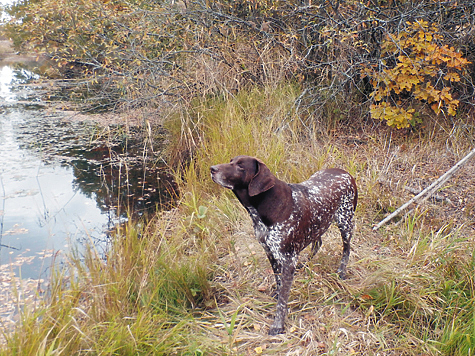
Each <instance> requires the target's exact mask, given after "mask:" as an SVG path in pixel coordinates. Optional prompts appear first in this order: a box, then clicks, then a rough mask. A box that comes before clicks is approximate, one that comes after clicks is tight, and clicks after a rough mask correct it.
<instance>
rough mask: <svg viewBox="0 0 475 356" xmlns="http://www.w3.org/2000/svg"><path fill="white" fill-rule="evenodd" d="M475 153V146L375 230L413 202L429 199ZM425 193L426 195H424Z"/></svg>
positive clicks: (377, 226) (381, 223)
mask: <svg viewBox="0 0 475 356" xmlns="http://www.w3.org/2000/svg"><path fill="white" fill-rule="evenodd" d="M474 155H475V148H474V149H472V150H471V151H470V153H469V154H467V155H466V156H465V157H464V158H462V159H461V160H460V161H458V162H457V164H456V165H454V166H453V167H452V168H450V169H449V170H448V171H447V172H445V173H444V174H443V175H442V176H440V177H439V179H437V180H436V181H435V182H434V183H432V184H431V185H430V186H428V187H427V188H426V189H424V190H423V191H422V192H420V193H419V194H417V195H416V196H415V197H414V198H412V199H411V200H409V201H408V202H406V203H405V204H403V205H401V206H400V207H399V208H398V209H396V211H394V212H393V213H392V214H390V215H388V216H387V217H385V218H384V219H383V220H382V221H381V222H380V223H379V224H377V225H376V226H375V227H373V230H374V231H376V230H378V229H379V228H380V227H381V226H383V225H384V224H386V223H387V222H388V221H389V220H391V219H392V218H394V217H395V216H397V215H398V214H399V213H400V212H401V211H403V210H404V209H406V208H407V207H408V206H409V205H411V204H412V203H414V202H416V201H419V200H420V202H421V203H422V202H423V201H425V200H426V199H428V198H429V197H430V196H431V195H433V194H434V193H435V192H436V191H437V189H439V188H440V186H441V185H442V184H444V183H445V182H446V181H447V180H448V179H449V178H450V177H452V176H453V175H454V174H455V172H457V171H458V170H459V169H460V168H461V167H462V166H463V165H464V164H465V163H467V162H468V160H469V159H470V158H472V157H473V156H474ZM424 195H425V196H424Z"/></svg>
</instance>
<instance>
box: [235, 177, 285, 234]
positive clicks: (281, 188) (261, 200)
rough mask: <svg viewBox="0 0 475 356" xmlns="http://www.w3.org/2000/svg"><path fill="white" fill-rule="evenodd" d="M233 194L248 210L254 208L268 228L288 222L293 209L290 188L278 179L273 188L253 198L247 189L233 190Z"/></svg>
mask: <svg viewBox="0 0 475 356" xmlns="http://www.w3.org/2000/svg"><path fill="white" fill-rule="evenodd" d="M233 192H234V194H235V195H236V197H237V198H238V199H239V201H240V202H241V204H242V205H244V207H245V208H246V209H248V210H249V208H254V209H255V210H256V211H257V213H258V214H259V217H260V218H261V220H262V222H263V223H264V224H265V225H267V226H271V225H274V224H275V223H279V222H282V221H284V220H286V219H287V218H288V217H289V215H290V213H291V211H292V209H293V200H292V190H291V188H290V186H289V185H288V184H287V183H285V182H282V181H281V180H278V179H277V178H276V179H275V185H274V186H273V187H272V188H270V189H269V190H267V191H265V192H263V193H260V194H258V195H255V196H252V197H251V196H250V195H249V193H248V190H247V187H246V188H241V189H239V188H238V189H233Z"/></svg>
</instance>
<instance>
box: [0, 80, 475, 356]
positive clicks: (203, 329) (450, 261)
mask: <svg viewBox="0 0 475 356" xmlns="http://www.w3.org/2000/svg"><path fill="white" fill-rule="evenodd" d="M298 95H299V88H298V87H296V86H294V85H282V86H277V87H272V88H261V89H253V90H250V91H248V92H246V91H241V92H240V93H239V94H237V95H236V96H229V97H226V98H225V97H210V98H205V99H201V100H198V99H197V100H196V101H194V102H193V105H192V107H191V108H190V109H189V110H187V111H183V112H180V113H177V114H176V115H175V116H174V117H173V118H172V119H170V121H168V122H167V123H166V127H167V129H168V131H169V133H170V144H169V147H168V153H167V154H168V157H170V160H171V161H174V162H175V164H176V167H177V168H176V172H175V177H176V180H177V183H178V186H179V196H178V198H177V202H176V204H175V207H174V208H173V209H171V210H170V211H166V212H161V213H158V214H157V215H156V217H155V218H153V219H152V220H150V221H149V222H148V223H147V224H144V223H143V222H141V223H133V222H130V223H129V224H127V225H125V226H121V227H119V228H118V230H117V233H116V234H115V237H114V238H113V241H112V245H111V248H110V250H109V251H108V253H107V256H105V257H104V256H100V255H99V254H98V253H97V252H96V251H95V250H94V248H93V246H90V247H89V248H88V249H86V252H85V254H84V255H82V256H80V255H79V254H78V253H77V252H74V251H72V252H71V255H70V259H69V264H68V265H67V266H66V267H65V268H64V269H59V267H58V268H56V270H55V273H54V274H53V276H52V285H51V288H50V290H49V294H48V296H47V297H45V299H44V303H43V305H41V306H40V307H37V308H36V309H33V308H25V309H23V310H21V312H20V317H21V321H20V322H19V323H18V326H17V328H16V329H15V330H13V332H12V333H11V334H9V335H8V336H7V337H6V343H5V345H4V347H3V349H2V350H1V351H0V353H1V354H2V355H76V354H77V355H82V354H91V355H254V354H260V353H262V354H274V355H286V354H288V355H297V354H298V355H330V354H332V355H371V354H373V355H376V354H379V355H421V354H425V355H473V354H474V351H473V350H474V348H475V310H474V302H475V300H474V295H475V293H474V278H473V270H474V267H475V261H474V257H473V256H474V249H475V243H474V241H473V237H472V236H471V235H470V234H469V233H467V229H466V228H464V226H463V225H456V224H455V223H450V224H449V223H447V224H444V225H443V226H442V227H440V226H439V227H433V226H432V225H431V224H430V219H429V218H426V215H425V213H424V212H423V213H420V212H418V211H417V210H416V213H414V215H410V216H409V217H407V218H403V219H401V221H400V222H399V224H397V225H396V224H394V225H391V226H389V227H387V228H384V229H382V231H380V232H378V233H374V232H372V230H371V222H372V221H373V220H374V219H376V218H377V217H378V216H379V214H380V210H381V209H386V210H389V209H390V208H392V207H393V206H394V205H396V204H398V203H399V200H400V199H403V198H400V197H399V196H398V194H396V190H391V189H383V188H381V183H380V178H381V177H382V176H384V175H387V174H389V172H397V169H396V168H395V167H398V168H399V167H401V166H402V165H403V163H402V161H403V160H406V161H410V164H411V167H412V165H415V164H417V163H418V162H420V158H421V156H423V155H425V154H428V153H427V152H428V151H430V150H432V151H435V150H437V149H438V147H437V146H435V145H434V144H433V143H431V142H430V141H427V142H426V144H421V143H420V142H418V143H417V144H414V145H413V146H411V150H413V151H414V152H415V153H410V151H411V150H408V153H407V154H406V156H404V157H396V156H394V157H393V156H391V157H389V158H388V154H389V153H390V150H389V145H388V143H387V141H388V140H387V139H386V138H385V137H383V136H381V137H379V138H378V139H376V138H374V139H371V138H370V139H368V143H367V144H366V145H365V146H363V147H357V146H354V145H348V144H347V143H346V142H345V141H344V140H343V143H342V142H341V141H338V138H336V139H335V138H332V137H331V136H330V135H328V136H322V134H321V132H324V131H325V130H321V129H316V128H315V127H311V126H309V124H308V122H309V121H306V122H304V121H302V120H301V118H300V117H299V116H298V115H297V114H296V113H295V108H294V106H293V105H294V102H295V99H296V98H297V97H298ZM418 139H419V140H420V138H418ZM401 140H402V143H403V144H404V145H412V143H411V141H410V138H402V139H401ZM390 144H392V145H393V144H394V143H393V141H391V142H390ZM425 145H426V146H427V148H426V146H425ZM424 149H426V150H427V151H423V150H424ZM239 154H248V155H253V156H258V157H259V158H261V159H262V160H264V161H265V162H266V164H268V166H269V168H270V169H271V171H273V172H275V174H276V175H277V176H278V177H279V178H281V179H283V180H286V181H290V182H297V181H301V180H304V179H306V178H307V177H308V176H309V175H310V174H311V173H313V172H314V171H316V170H318V169H320V168H322V167H328V166H338V167H342V168H344V169H347V170H348V171H350V173H351V174H353V175H354V176H355V177H356V179H357V182H358V186H359V192H360V194H359V195H360V201H359V205H358V209H357V214H356V224H357V229H356V234H355V237H354V242H353V254H352V257H351V258H352V259H351V261H350V265H349V271H350V278H349V280H347V281H340V280H338V279H337V278H336V277H335V276H334V275H333V272H334V271H335V270H336V265H337V263H338V260H339V256H340V253H341V243H340V237H339V235H338V232H337V230H335V229H333V230H332V229H330V231H329V232H328V233H327V234H326V235H325V237H324V245H323V246H322V250H321V252H320V253H319V254H318V255H317V256H316V257H315V259H314V260H312V261H307V262H306V265H305V268H303V269H301V270H300V271H298V273H297V275H296V278H295V283H294V286H293V288H292V295H291V299H290V303H289V307H290V309H291V311H290V313H289V317H288V322H287V326H286V334H284V335H282V336H279V337H278V338H269V337H268V336H267V335H266V332H267V327H268V324H269V321H270V320H271V317H272V313H273V311H274V308H275V300H274V299H273V298H271V296H270V295H271V294H272V293H271V291H272V283H273V276H272V273H271V271H269V265H268V262H267V261H266V259H265V255H264V254H263V253H262V250H261V249H260V248H259V246H258V244H256V243H255V241H254V240H253V239H252V228H251V226H250V221H249V219H248V217H247V216H246V213H245V211H244V209H242V208H241V207H240V206H239V204H238V203H237V202H236V200H235V198H234V196H233V195H232V193H230V191H229V190H226V189H223V188H221V187H219V186H217V185H216V184H214V183H213V182H212V181H211V179H210V177H209V167H210V166H211V165H213V164H217V163H222V162H226V161H228V160H229V159H230V158H232V157H233V156H235V155H239ZM403 178H404V179H406V178H407V177H406V176H403V177H402V178H401V179H403ZM468 231H470V230H468ZM302 257H303V260H304V261H305V253H304V254H303V255H302Z"/></svg>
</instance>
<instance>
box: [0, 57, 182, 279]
mask: <svg viewBox="0 0 475 356" xmlns="http://www.w3.org/2000/svg"><path fill="white" fill-rule="evenodd" d="M0 64H1V61H0ZM33 79H35V75H33V74H32V73H31V72H29V71H28V70H25V69H20V68H17V69H13V67H12V66H9V65H6V66H2V67H0V103H1V109H0V142H1V145H0V197H1V198H2V200H1V202H0V203H1V205H0V232H1V234H0V272H4V273H7V272H8V273H9V272H10V271H13V272H14V273H16V274H17V275H18V276H20V275H21V278H29V279H35V280H40V279H45V278H46V277H47V275H48V272H49V271H48V267H49V266H50V265H51V263H52V261H53V260H55V261H61V257H60V256H61V255H62V251H66V250H68V249H69V248H70V247H71V246H79V249H80V248H81V246H83V244H84V243H85V242H91V243H93V244H94V246H95V247H96V249H97V250H98V251H99V253H101V252H102V251H104V250H106V249H107V243H108V239H109V235H108V234H109V231H111V230H112V229H114V227H115V226H116V224H118V223H120V222H122V221H125V220H127V219H128V218H129V216H133V217H140V216H143V215H144V214H147V213H148V212H153V211H155V210H156V209H157V207H159V206H162V205H163V204H166V203H168V202H169V201H170V200H171V199H172V196H173V192H174V184H173V180H172V178H171V176H170V174H169V173H168V169H167V167H166V166H165V165H164V164H163V163H161V162H162V161H161V160H160V156H159V154H157V153H156V152H150V150H149V149H147V147H145V148H144V145H143V139H142V137H141V129H135V130H134V129H131V128H127V129H126V128H121V127H119V126H114V127H112V128H111V127H102V126H98V125H96V124H94V123H91V121H79V120H77V119H75V115H74V114H71V113H67V112H62V111H55V110H51V109H48V108H47V107H46V106H45V105H44V103H43V102H42V101H41V100H40V99H39V93H41V90H42V88H41V87H37V86H35V85H34V84H30V83H31V81H32V80H33Z"/></svg>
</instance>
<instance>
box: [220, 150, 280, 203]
mask: <svg viewBox="0 0 475 356" xmlns="http://www.w3.org/2000/svg"><path fill="white" fill-rule="evenodd" d="M211 179H213V181H214V182H215V183H218V184H219V185H222V186H223V187H225V188H228V189H232V190H235V189H247V190H248V194H249V196H251V197H252V196H255V195H258V194H261V193H263V192H265V191H267V190H269V189H271V188H272V187H273V186H274V185H275V177H274V175H273V174H272V173H271V171H270V170H269V168H267V166H266V165H265V164H264V162H262V161H261V160H259V159H257V158H254V157H249V156H237V157H234V158H233V159H231V162H229V163H223V164H218V165H216V166H212V167H211Z"/></svg>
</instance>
